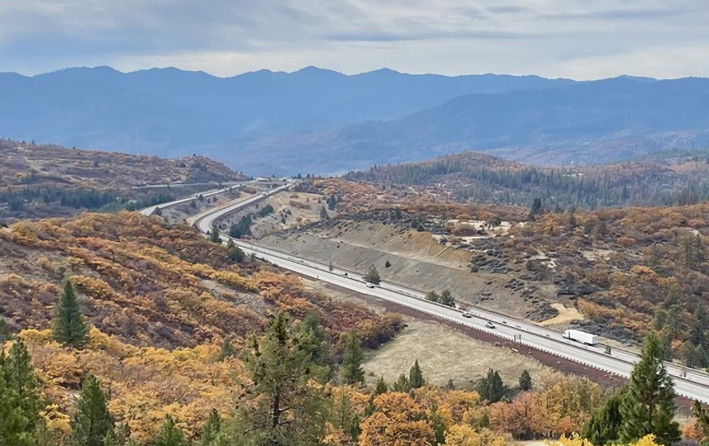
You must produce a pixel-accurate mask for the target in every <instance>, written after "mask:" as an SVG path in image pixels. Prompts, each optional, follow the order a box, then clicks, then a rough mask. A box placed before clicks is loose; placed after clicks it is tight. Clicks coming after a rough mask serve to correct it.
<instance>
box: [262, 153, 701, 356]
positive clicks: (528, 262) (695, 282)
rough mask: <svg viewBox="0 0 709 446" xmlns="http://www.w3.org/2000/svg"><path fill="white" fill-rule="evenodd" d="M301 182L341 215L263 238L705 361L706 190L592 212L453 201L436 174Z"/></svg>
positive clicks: (461, 297)
mask: <svg viewBox="0 0 709 446" xmlns="http://www.w3.org/2000/svg"><path fill="white" fill-rule="evenodd" d="M485 159H486V160H488V161H489V162H497V160H496V159H489V158H485ZM507 166H508V167H509V166H512V167H514V166H519V165H514V164H507ZM385 169H386V168H383V169H382V171H385ZM391 169H392V171H394V172H396V167H392V168H391ZM299 187H300V189H301V190H307V191H311V192H316V191H319V193H321V194H322V195H323V196H324V197H335V201H336V209H337V216H336V217H335V218H332V219H329V220H326V221H321V222H318V223H314V224H311V225H309V226H306V227H304V228H303V229H301V230H291V231H287V232H284V233H281V234H276V235H272V236H269V237H267V238H265V239H264V242H265V243H269V244H272V245H273V246H274V247H277V248H280V249H286V250H292V251H295V252H299V253H302V254H303V255H305V256H306V257H309V256H310V257H312V258H320V260H322V261H323V262H327V261H329V260H330V259H332V260H333V261H334V262H335V264H336V265H342V266H343V267H347V268H353V269H357V270H361V271H366V270H367V268H368V267H369V265H370V264H375V265H376V267H377V268H378V269H379V271H380V273H381V274H382V277H384V278H386V279H387V280H392V281H394V282H397V281H398V282H401V283H402V284H406V285H407V286H415V287H418V289H421V290H422V291H426V292H428V291H431V290H436V291H437V292H439V293H440V292H441V290H442V289H443V288H446V287H447V288H449V289H450V290H452V291H454V294H455V297H456V298H457V299H459V301H460V302H461V303H463V304H468V303H469V304H476V305H482V306H484V307H488V308H491V309H494V310H498V311H502V312H505V313H509V314H513V315H517V316H521V317H528V318H530V319H533V320H537V321H541V320H546V319H551V320H553V319H552V318H553V317H554V316H557V315H558V313H559V311H558V309H555V308H554V307H552V305H557V304H562V305H564V306H566V307H569V308H574V309H576V310H578V311H579V312H580V316H579V315H577V317H575V318H571V319H567V320H565V321H564V323H563V324H562V325H561V326H559V327H558V328H564V327H566V326H568V325H567V324H569V323H572V324H574V325H579V326H580V327H582V329H583V330H585V331H590V332H593V333H596V334H599V335H602V336H605V337H608V338H611V339H616V340H618V341H621V342H626V343H637V342H638V341H639V339H641V338H642V337H643V336H645V335H646V334H647V333H649V331H651V330H653V329H656V330H658V331H660V332H661V333H662V334H663V342H665V344H666V348H667V352H668V357H672V356H674V357H675V358H677V359H679V360H682V361H684V362H685V363H687V364H690V365H692V366H695V367H709V355H707V351H709V344H708V343H707V336H708V335H709V331H708V330H709V317H707V316H706V314H705V313H706V308H707V304H708V303H709V295H708V294H707V290H709V271H708V270H707V261H706V258H707V257H706V256H707V255H706V245H707V237H709V225H708V222H709V203H707V202H706V201H705V202H701V203H697V204H692V205H685V206H669V207H627V208H604V209H598V210H593V211H591V210H580V209H578V210H577V209H575V208H574V207H570V208H568V209H567V210H566V211H563V210H561V209H557V210H554V209H553V208H550V207H549V206H548V205H547V203H546V202H545V201H541V203H539V208H538V209H536V210H534V209H531V210H530V209H529V208H522V207H520V206H503V205H492V204H485V203H483V204H480V203H476V202H465V203H463V202H460V201H455V200H454V199H452V198H450V197H449V195H448V193H447V191H446V189H445V185H441V184H434V185H433V186H431V187H419V186H402V185H398V184H394V183H388V182H387V183H385V184H381V185H380V184H375V183H360V182H354V181H347V180H343V179H311V180H306V181H304V182H303V183H302V184H301V185H300V186H299ZM333 252H337V253H338V254H337V255H335V256H333V254H332V253H333ZM387 262H388V265H387ZM461 284H464V285H463V286H461Z"/></svg>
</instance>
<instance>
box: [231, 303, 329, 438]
mask: <svg viewBox="0 0 709 446" xmlns="http://www.w3.org/2000/svg"><path fill="white" fill-rule="evenodd" d="M251 350H252V352H251V354H250V355H249V356H248V357H247V358H246V368H247V371H248V373H249V377H250V378H251V381H252V383H253V385H252V387H251V388H250V389H249V393H250V394H251V395H253V396H254V397H255V399H254V401H255V402H256V404H245V405H244V406H242V408H241V410H240V412H239V414H238V415H237V417H236V419H235V420H234V424H235V429H236V431H237V433H236V438H238V439H239V440H241V439H242V438H243V441H244V443H245V444H247V445H254V446H261V445H310V444H319V442H320V440H321V439H322V437H323V436H324V426H325V421H326V419H327V415H328V414H327V400H326V399H325V397H324V390H322V389H321V388H320V387H316V386H310V385H309V384H308V383H309V381H310V380H311V378H313V377H314V376H313V374H312V370H313V363H312V362H311V360H310V357H309V354H308V351H307V349H305V348H304V346H303V344H302V342H301V340H300V339H299V338H298V336H294V335H293V334H292V333H291V330H290V329H289V326H288V317H287V315H286V314H285V313H282V312H281V313H279V314H278V315H277V316H276V318H275V319H274V320H273V322H272V323H271V325H270V326H269V328H268V330H267V331H266V335H265V336H264V337H263V339H262V340H258V339H253V340H252V349H251Z"/></svg>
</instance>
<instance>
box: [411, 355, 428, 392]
mask: <svg viewBox="0 0 709 446" xmlns="http://www.w3.org/2000/svg"><path fill="white" fill-rule="evenodd" d="M424 384H425V381H424V379H423V373H422V372H421V366H419V360H418V359H417V360H416V361H415V362H414V365H413V367H411V370H410V371H409V385H410V386H411V388H412V389H418V388H419V387H423V385H424Z"/></svg>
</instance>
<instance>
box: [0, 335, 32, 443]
mask: <svg viewBox="0 0 709 446" xmlns="http://www.w3.org/2000/svg"><path fill="white" fill-rule="evenodd" d="M41 408H42V400H41V399H40V394H39V386H38V384H37V379H36V377H35V374H34V369H33V368H32V363H31V362H30V355H29V352H28V351H27V347H25V344H24V343H23V342H22V341H21V340H18V341H16V342H15V343H14V344H13V345H12V348H11V349H10V354H9V355H6V354H5V352H4V351H3V350H2V349H0V444H1V445H3V446H32V445H33V443H34V441H33V433H34V432H35V430H36V428H37V427H38V426H39V425H40V421H41V419H40V414H39V411H40V409H41Z"/></svg>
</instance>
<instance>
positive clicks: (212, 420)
mask: <svg viewBox="0 0 709 446" xmlns="http://www.w3.org/2000/svg"><path fill="white" fill-rule="evenodd" d="M221 430H222V418H221V417H220V416H219V412H217V411H216V409H212V410H211V411H210V412H209V418H207V422H206V423H204V427H203V428H202V435H201V436H200V439H199V443H198V446H210V445H211V443H212V442H213V441H214V440H215V439H216V438H217V435H219V432H220V431H221Z"/></svg>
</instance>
